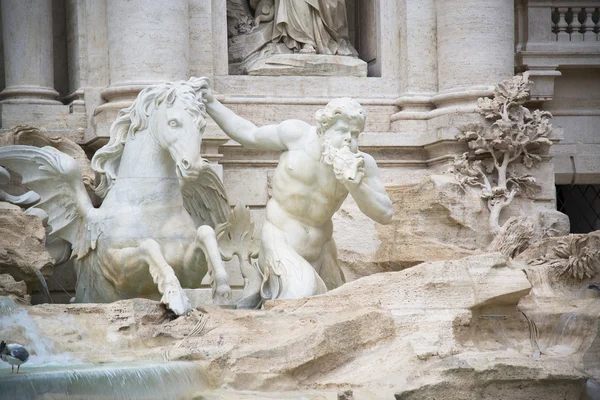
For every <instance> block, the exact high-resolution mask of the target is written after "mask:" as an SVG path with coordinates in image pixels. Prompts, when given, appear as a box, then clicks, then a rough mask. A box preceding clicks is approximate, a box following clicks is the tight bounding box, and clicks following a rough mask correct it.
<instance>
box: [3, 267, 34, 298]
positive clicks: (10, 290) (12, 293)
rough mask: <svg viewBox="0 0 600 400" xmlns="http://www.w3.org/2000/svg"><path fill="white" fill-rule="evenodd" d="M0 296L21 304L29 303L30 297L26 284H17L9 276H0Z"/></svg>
mask: <svg viewBox="0 0 600 400" xmlns="http://www.w3.org/2000/svg"><path fill="white" fill-rule="evenodd" d="M0 296H5V297H10V298H11V299H13V300H14V301H16V302H18V303H22V304H29V303H31V296H30V295H28V294H27V284H26V283H25V282H24V281H19V282H17V281H16V280H15V278H13V277H12V275H9V274H0Z"/></svg>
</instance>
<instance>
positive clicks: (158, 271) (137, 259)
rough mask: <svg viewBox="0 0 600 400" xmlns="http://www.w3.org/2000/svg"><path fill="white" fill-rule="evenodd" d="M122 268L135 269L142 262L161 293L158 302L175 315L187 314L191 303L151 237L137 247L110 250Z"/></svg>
mask: <svg viewBox="0 0 600 400" xmlns="http://www.w3.org/2000/svg"><path fill="white" fill-rule="evenodd" d="M112 253H113V256H114V257H115V259H116V260H118V261H119V262H120V263H121V265H122V266H123V269H126V270H127V269H135V268H137V267H139V266H140V263H143V264H145V265H147V266H148V270H149V272H150V275H151V276H152V280H153V281H154V283H155V284H156V285H157V286H158V291H159V292H160V294H162V298H161V299H160V302H161V303H162V304H164V305H166V306H167V308H169V309H170V310H171V311H173V312H174V313H175V314H177V315H184V314H188V313H189V312H190V311H192V305H191V304H190V301H189V300H188V298H187V295H186V294H185V292H184V291H183V289H182V288H181V284H180V283H179V279H177V276H176V275H175V271H173V268H172V267H171V266H170V265H169V264H168V263H167V260H165V257H164V256H163V254H162V251H161V248H160V245H159V244H158V243H157V242H156V241H155V240H153V239H146V240H144V241H143V242H142V243H141V244H140V245H139V246H138V247H126V248H124V249H118V250H112Z"/></svg>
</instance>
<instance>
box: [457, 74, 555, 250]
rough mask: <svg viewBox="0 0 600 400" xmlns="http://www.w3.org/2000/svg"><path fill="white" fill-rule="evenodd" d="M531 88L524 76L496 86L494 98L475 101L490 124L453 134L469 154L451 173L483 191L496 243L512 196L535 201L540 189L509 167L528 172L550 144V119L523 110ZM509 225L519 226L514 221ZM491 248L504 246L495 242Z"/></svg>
mask: <svg viewBox="0 0 600 400" xmlns="http://www.w3.org/2000/svg"><path fill="white" fill-rule="evenodd" d="M529 83H530V81H529V75H528V73H527V72H526V73H524V74H523V75H522V76H515V77H513V78H512V79H509V80H505V81H503V82H502V83H500V84H499V85H497V86H496V88H495V89H494V97H493V98H489V97H486V98H482V99H479V101H478V106H479V112H480V113H481V114H482V115H483V116H484V117H485V119H487V120H489V121H491V123H490V124H485V125H484V124H481V123H474V124H467V125H463V126H461V127H459V130H460V133H458V134H457V135H456V138H457V139H458V141H460V142H466V143H467V145H468V146H469V151H468V152H466V153H464V154H463V155H462V156H461V157H458V158H457V159H456V160H455V162H454V165H453V172H454V173H455V176H456V177H457V179H458V181H459V182H460V184H461V185H463V186H464V185H469V186H474V187H480V188H481V197H482V198H483V199H485V200H486V201H487V207H488V209H489V211H490V217H489V224H490V228H491V230H492V232H493V233H494V235H495V236H496V238H497V239H499V235H500V233H501V232H502V230H503V228H504V227H501V226H500V224H499V220H500V214H501V212H502V210H503V209H504V208H506V207H507V206H508V205H509V204H510V203H511V202H512V200H513V199H514V197H515V196H517V195H524V196H526V197H533V196H534V195H535V194H536V193H538V192H539V190H540V186H539V185H538V184H537V182H536V180H535V178H534V177H533V176H531V175H530V174H519V173H518V172H517V171H516V170H515V168H514V165H512V164H513V163H514V162H522V164H523V165H524V166H525V167H527V168H531V167H532V166H533V165H534V164H536V163H538V162H540V161H541V160H542V159H541V157H540V156H539V152H540V150H541V149H542V148H544V146H550V145H552V142H551V141H550V140H549V139H548V135H549V134H550V133H551V132H552V125H551V124H550V123H549V119H550V118H551V117H552V115H551V114H550V113H549V112H547V111H540V110H535V111H533V112H531V111H529V110H528V109H527V108H526V107H525V106H524V105H523V104H524V103H525V101H526V100H527V99H528V98H529ZM505 225H508V223H507V224H505ZM511 225H512V226H513V227H514V226H515V225H518V224H514V221H513V223H511ZM511 229H512V228H511ZM528 230H529V229H528ZM511 236H513V237H514V235H511ZM520 236H523V235H520ZM525 236H526V235H525ZM493 247H494V246H493ZM495 247H498V248H500V247H503V248H506V247H507V246H506V244H502V243H497V245H496V246H495ZM508 247H510V246H508ZM513 247H514V246H513ZM514 251H515V249H514V248H513V249H512V250H509V251H503V252H504V253H506V252H509V253H513V252H514ZM507 255H510V256H514V254H507Z"/></svg>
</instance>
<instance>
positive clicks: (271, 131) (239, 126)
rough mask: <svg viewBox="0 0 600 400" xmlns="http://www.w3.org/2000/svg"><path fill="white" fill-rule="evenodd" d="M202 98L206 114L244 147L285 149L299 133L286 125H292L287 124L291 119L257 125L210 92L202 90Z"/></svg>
mask: <svg viewBox="0 0 600 400" xmlns="http://www.w3.org/2000/svg"><path fill="white" fill-rule="evenodd" d="M203 98H204V104H205V105H206V111H207V112H208V115H210V116H211V118H212V119H213V120H214V121H215V122H216V123H217V125H219V127H220V128H221V129H222V130H223V132H225V134H227V136H229V137H230V138H232V139H233V140H235V141H236V142H238V143H239V144H241V145H242V146H244V147H246V148H249V149H257V150H279V151H285V150H287V149H288V146H289V144H290V142H291V141H293V140H294V139H296V137H297V136H299V135H300V134H301V132H298V129H293V128H294V126H290V127H287V126H286V125H292V124H289V122H292V121H284V122H282V123H281V124H279V125H265V126H262V127H257V126H256V125H254V124H253V123H252V122H250V121H248V120H246V119H244V118H242V117H240V116H239V115H237V114H236V113H234V112H233V111H231V110H230V109H228V108H227V107H225V106H224V105H223V104H221V103H220V102H219V101H218V100H217V99H215V98H214V97H213V95H212V94H211V93H210V92H204V94H203ZM294 122H296V121H294ZM290 128H291V129H290Z"/></svg>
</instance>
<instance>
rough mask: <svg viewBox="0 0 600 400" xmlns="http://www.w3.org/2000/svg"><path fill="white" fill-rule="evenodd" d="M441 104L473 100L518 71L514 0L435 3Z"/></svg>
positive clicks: (463, 0)
mask: <svg viewBox="0 0 600 400" xmlns="http://www.w3.org/2000/svg"><path fill="white" fill-rule="evenodd" d="M436 4H437V53H438V84H439V92H440V93H439V94H438V95H437V96H435V97H434V99H433V101H434V103H436V105H437V106H438V107H440V106H449V105H464V104H469V103H474V102H475V101H476V99H477V98H478V97H481V96H486V95H489V94H490V93H491V92H490V90H491V88H492V87H493V85H494V84H495V83H498V82H500V81H502V80H503V79H506V78H509V77H511V76H513V75H514V46H515V43H514V3H513V1H507V0H485V1H481V0H444V1H437V2H436Z"/></svg>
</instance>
